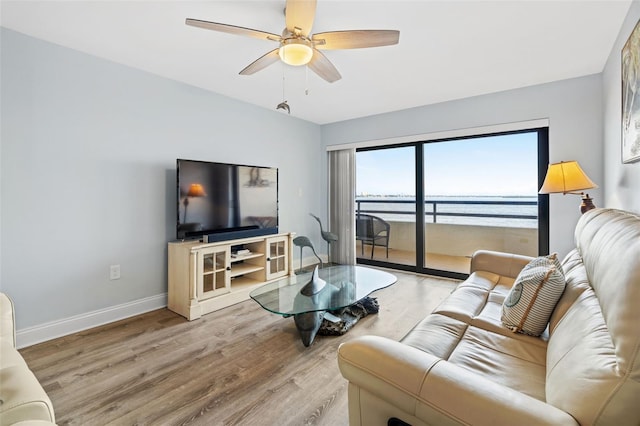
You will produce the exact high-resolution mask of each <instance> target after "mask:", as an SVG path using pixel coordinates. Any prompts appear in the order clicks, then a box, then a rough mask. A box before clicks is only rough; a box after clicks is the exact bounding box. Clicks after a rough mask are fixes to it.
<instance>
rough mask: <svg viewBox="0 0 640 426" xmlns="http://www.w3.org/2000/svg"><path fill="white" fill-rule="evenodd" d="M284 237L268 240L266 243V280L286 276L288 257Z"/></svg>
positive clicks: (286, 241) (286, 243) (286, 242)
mask: <svg viewBox="0 0 640 426" xmlns="http://www.w3.org/2000/svg"><path fill="white" fill-rule="evenodd" d="M287 245H288V240H287V238H286V237H278V238H270V239H269V240H268V241H267V250H268V254H269V255H268V258H267V280H272V279H274V278H278V277H282V276H285V275H287V271H288V269H289V257H288V255H287V253H288V250H287Z"/></svg>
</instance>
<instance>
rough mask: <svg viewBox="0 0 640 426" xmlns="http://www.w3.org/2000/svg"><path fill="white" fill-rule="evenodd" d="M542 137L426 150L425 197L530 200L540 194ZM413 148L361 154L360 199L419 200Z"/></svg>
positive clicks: (516, 137)
mask: <svg viewBox="0 0 640 426" xmlns="http://www.w3.org/2000/svg"><path fill="white" fill-rule="evenodd" d="M537 150H538V142H537V133H536V132H531V133H518V134H511V135H502V136H490V137H482V138H472V139H462V140H460V139H458V140H455V141H443V142H431V143H427V144H425V146H424V157H425V160H424V165H425V194H426V195H427V196H429V195H528V196H536V195H537V192H538V160H537V159H538V151H537ZM414 170H415V160H414V148H413V147H399V148H390V149H382V150H374V151H362V152H357V153H356V194H357V195H365V194H368V195H407V196H415V171H414Z"/></svg>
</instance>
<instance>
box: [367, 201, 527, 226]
mask: <svg viewBox="0 0 640 426" xmlns="http://www.w3.org/2000/svg"><path fill="white" fill-rule="evenodd" d="M368 205H370V206H372V207H367V206H368ZM380 205H382V206H384V207H387V206H389V207H390V208H382V207H381V206H380ZM537 205H538V202H537V201H531V200H501V201H497V200H430V199H426V200H425V221H426V222H427V223H439V222H438V218H440V219H442V218H458V219H460V218H483V219H499V220H503V219H515V220H518V221H520V223H519V225H515V226H519V227H536V226H537V224H536V223H535V222H530V223H527V222H523V221H537V219H538V215H537V208H536V206H537ZM405 206H411V207H415V200H411V199H402V200H399V199H385V198H376V199H356V214H357V213H368V214H377V215H384V216H386V217H387V218H393V217H395V218H396V220H405V221H412V220H415V214H416V213H415V208H413V209H410V210H409V209H405V208H404V207H405ZM514 211H515V212H514ZM518 211H520V212H518ZM383 218H384V217H383ZM445 222H446V223H451V224H455V223H458V224H475V225H482V222H480V223H478V222H476V223H474V222H469V221H465V220H455V219H452V220H445ZM516 223H517V222H513V221H512V223H511V224H510V226H514V224H516Z"/></svg>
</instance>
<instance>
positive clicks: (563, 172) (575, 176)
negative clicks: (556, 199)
mask: <svg viewBox="0 0 640 426" xmlns="http://www.w3.org/2000/svg"><path fill="white" fill-rule="evenodd" d="M597 187H598V185H596V184H595V183H593V181H592V180H591V179H589V177H588V176H587V174H586V173H585V172H584V171H583V170H582V168H580V165H579V164H578V162H577V161H561V162H559V163H553V164H549V168H548V169H547V176H546V177H545V178H544V182H543V183H542V187H541V188H540V191H539V192H538V193H540V194H556V193H562V194H576V195H580V196H582V203H581V204H580V212H582V213H584V212H586V211H589V210H591V209H595V208H596V206H595V204H593V200H592V199H591V198H590V197H589V194H585V193H584V192H582V191H584V190H585V189H591V188H597Z"/></svg>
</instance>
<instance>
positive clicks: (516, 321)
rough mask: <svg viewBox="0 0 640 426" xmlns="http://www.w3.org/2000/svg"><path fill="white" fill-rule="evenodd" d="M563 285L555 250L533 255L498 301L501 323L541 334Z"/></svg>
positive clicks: (526, 332)
mask: <svg viewBox="0 0 640 426" xmlns="http://www.w3.org/2000/svg"><path fill="white" fill-rule="evenodd" d="M564 287H565V278H564V273H563V271H562V267H561V266H560V262H559V261H558V259H557V256H556V255H555V253H554V254H553V255H550V256H540V257H537V258H535V259H533V260H532V261H531V262H529V263H528V264H527V266H525V267H524V268H523V269H522V271H520V273H519V274H518V277H517V278H516V281H515V283H514V284H513V287H511V290H510V291H509V294H508V295H507V297H506V298H505V300H504V303H503V304H502V318H501V319H502V323H503V324H504V325H505V326H506V327H507V328H509V329H510V330H512V331H514V332H519V333H524V334H530V335H532V336H539V335H541V334H542V332H543V331H544V329H545V328H546V327H547V324H548V323H549V318H550V317H551V314H552V313H553V309H554V308H555V306H556V304H557V303H558V300H560V296H562V292H563V291H564Z"/></svg>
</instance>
